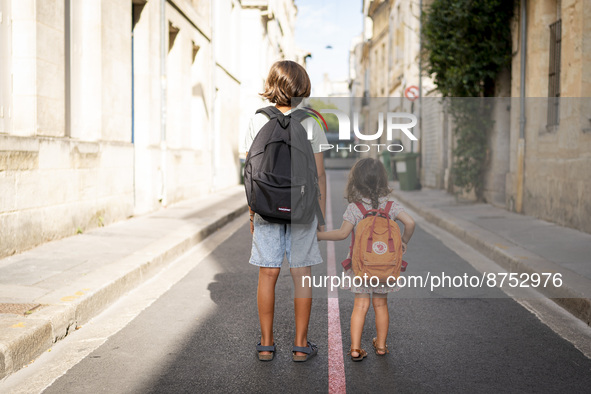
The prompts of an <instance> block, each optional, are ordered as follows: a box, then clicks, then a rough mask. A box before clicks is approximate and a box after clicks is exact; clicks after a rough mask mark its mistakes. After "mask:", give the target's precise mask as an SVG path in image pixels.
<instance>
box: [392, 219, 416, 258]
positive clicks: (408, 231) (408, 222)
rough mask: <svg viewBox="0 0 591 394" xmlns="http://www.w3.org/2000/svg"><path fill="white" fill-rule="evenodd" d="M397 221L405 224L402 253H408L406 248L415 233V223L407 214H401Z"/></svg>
mask: <svg viewBox="0 0 591 394" xmlns="http://www.w3.org/2000/svg"><path fill="white" fill-rule="evenodd" d="M396 219H397V220H400V221H401V222H402V224H404V233H403V234H402V253H403V254H404V253H406V246H407V244H408V242H409V241H410V238H411V237H412V234H413V233H414V231H415V221H414V220H413V218H412V217H410V215H409V214H408V213H406V212H400V213H399V214H398V216H396Z"/></svg>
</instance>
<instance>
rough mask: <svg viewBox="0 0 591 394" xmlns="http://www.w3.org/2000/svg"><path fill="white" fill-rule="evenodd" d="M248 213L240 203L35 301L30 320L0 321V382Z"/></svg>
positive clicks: (10, 318) (11, 318)
mask: <svg viewBox="0 0 591 394" xmlns="http://www.w3.org/2000/svg"><path fill="white" fill-rule="evenodd" d="M246 211H248V205H247V204H246V201H245V202H243V203H241V204H240V205H238V206H237V207H236V208H235V209H233V210H232V211H230V212H229V213H225V214H223V215H222V216H221V217H217V218H215V217H214V218H212V219H211V220H209V221H207V222H206V223H204V224H203V225H200V226H196V225H195V224H189V225H186V226H182V227H181V228H179V229H177V230H175V231H174V232H173V233H171V234H169V235H167V236H165V237H163V238H161V239H158V240H156V241H155V242H153V243H151V244H150V245H148V246H147V247H145V248H143V249H141V250H139V251H136V252H134V253H132V254H131V255H128V256H126V257H124V258H122V259H119V260H116V261H114V262H113V263H110V264H108V265H106V266H103V267H101V268H99V269H98V270H96V271H94V272H92V273H90V274H88V275H86V276H84V277H83V278H80V279H78V280H76V281H75V282H74V283H70V284H68V285H67V286H65V287H62V288H60V289H59V290H56V291H53V292H51V293H50V294H47V295H45V296H43V297H42V298H40V299H39V300H38V302H39V303H40V304H44V305H48V306H46V307H44V308H42V309H41V310H39V311H38V312H35V313H34V314H32V315H31V316H28V317H23V316H17V315H6V316H2V317H0V379H3V378H5V377H7V376H8V375H10V374H12V373H14V372H16V371H17V370H19V369H20V368H22V367H23V366H25V365H26V364H28V363H30V362H31V361H33V360H34V359H35V358H36V357H38V356H39V355H40V354H42V353H43V352H45V351H47V350H48V349H50V348H51V346H52V345H53V344H54V343H56V342H57V341H59V340H61V339H63V338H65V337H66V336H67V335H68V334H69V333H70V332H71V331H73V330H75V329H77V328H78V327H79V326H81V325H82V324H84V323H86V322H88V321H89V320H90V319H91V318H93V317H94V316H96V315H98V314H99V313H100V312H102V311H103V310H104V309H106V308H107V307H108V306H110V305H111V304H112V303H114V302H115V301H117V300H118V299H119V298H120V297H121V296H123V295H124V294H126V293H127V292H129V291H131V290H133V289H134V288H136V287H138V286H139V285H140V284H142V283H143V282H145V281H146V280H148V279H149V278H151V277H152V276H154V275H155V274H157V273H158V272H160V271H161V270H162V269H163V268H165V267H166V266H167V265H169V264H170V263H172V262H173V261H174V260H175V259H176V258H178V257H179V256H181V255H183V254H184V253H185V252H187V251H188V250H189V249H191V248H192V247H193V246H195V245H196V244H198V243H199V242H201V241H202V240H204V239H205V238H207V237H208V236H209V235H210V234H212V233H213V232H215V231H216V230H218V229H219V228H221V227H222V226H224V225H225V224H227V223H229V222H230V221H232V220H233V219H235V218H236V217H238V216H240V215H241V214H242V213H244V212H246Z"/></svg>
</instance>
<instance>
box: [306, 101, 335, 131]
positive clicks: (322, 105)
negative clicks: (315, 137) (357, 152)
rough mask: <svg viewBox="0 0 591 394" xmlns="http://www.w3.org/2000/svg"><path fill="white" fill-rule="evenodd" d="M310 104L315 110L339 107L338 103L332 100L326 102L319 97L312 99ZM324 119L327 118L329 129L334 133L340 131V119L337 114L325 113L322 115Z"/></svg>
mask: <svg viewBox="0 0 591 394" xmlns="http://www.w3.org/2000/svg"><path fill="white" fill-rule="evenodd" d="M309 104H310V106H311V107H312V108H314V109H315V110H320V109H339V108H338V107H337V106H336V105H334V104H333V103H330V102H328V103H327V102H325V101H322V100H320V99H317V98H313V99H310V101H309ZM322 116H323V117H324V120H326V125H327V126H328V131H329V132H332V133H338V131H339V120H338V118H337V117H336V115H332V114H324V115H322Z"/></svg>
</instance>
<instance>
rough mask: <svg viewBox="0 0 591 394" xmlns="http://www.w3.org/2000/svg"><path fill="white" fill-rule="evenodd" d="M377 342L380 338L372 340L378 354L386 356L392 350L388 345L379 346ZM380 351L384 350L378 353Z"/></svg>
mask: <svg viewBox="0 0 591 394" xmlns="http://www.w3.org/2000/svg"><path fill="white" fill-rule="evenodd" d="M377 342H378V338H374V339H373V341H372V342H371V344H372V345H373V348H374V350H375V352H376V354H377V355H378V356H385V355H386V354H388V353H390V351H389V350H388V345H384V347H378V344H377ZM378 352H383V353H378Z"/></svg>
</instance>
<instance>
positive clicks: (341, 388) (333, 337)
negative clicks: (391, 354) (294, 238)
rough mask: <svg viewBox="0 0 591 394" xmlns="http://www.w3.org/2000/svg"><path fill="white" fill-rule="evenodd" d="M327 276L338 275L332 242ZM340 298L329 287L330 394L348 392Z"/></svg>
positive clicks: (329, 207) (328, 213)
mask: <svg viewBox="0 0 591 394" xmlns="http://www.w3.org/2000/svg"><path fill="white" fill-rule="evenodd" d="M326 229H327V230H332V229H333V223H332V204H331V202H330V177H329V175H328V174H326ZM326 274H327V275H328V276H332V275H335V276H336V274H337V269H336V261H335V248H334V242H332V241H328V242H327V243H326ZM329 282H330V281H329ZM338 297H339V293H338V290H336V289H335V290H331V288H330V287H328V392H329V393H330V394H340V393H346V392H347V387H346V380H345V365H344V363H343V341H342V338H343V337H342V334H341V316H340V313H339V298H338Z"/></svg>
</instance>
